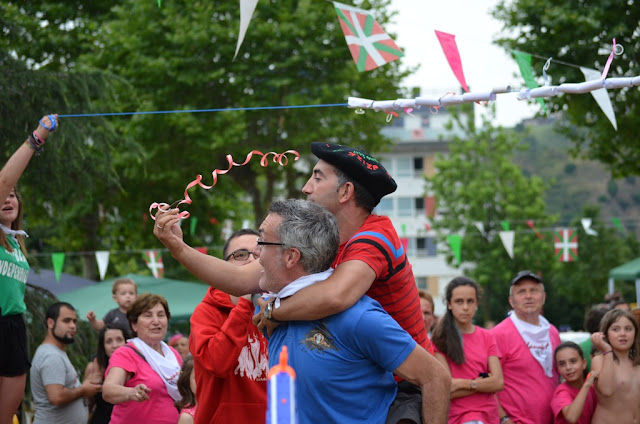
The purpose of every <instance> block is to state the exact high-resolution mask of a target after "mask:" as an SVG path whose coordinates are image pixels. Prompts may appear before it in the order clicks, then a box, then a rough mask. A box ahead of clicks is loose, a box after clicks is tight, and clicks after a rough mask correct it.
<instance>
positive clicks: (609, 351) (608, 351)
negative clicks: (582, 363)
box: [602, 350, 613, 356]
mask: <svg viewBox="0 0 640 424" xmlns="http://www.w3.org/2000/svg"><path fill="white" fill-rule="evenodd" d="M611 352H613V350H607V351H606V352H604V353H603V354H602V356H604V355H606V354H607V353H611Z"/></svg>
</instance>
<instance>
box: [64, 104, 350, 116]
mask: <svg viewBox="0 0 640 424" xmlns="http://www.w3.org/2000/svg"><path fill="white" fill-rule="evenodd" d="M338 106H349V105H348V104H347V103H333V104H325V105H301V106H260V107H235V108H221V109H191V110H155V111H149V112H108V113H76V114H70V115H58V117H60V118H79V117H85V116H127V115H159V114H166V113H200V112H228V111H238V110H268V109H302V108H310V107H338Z"/></svg>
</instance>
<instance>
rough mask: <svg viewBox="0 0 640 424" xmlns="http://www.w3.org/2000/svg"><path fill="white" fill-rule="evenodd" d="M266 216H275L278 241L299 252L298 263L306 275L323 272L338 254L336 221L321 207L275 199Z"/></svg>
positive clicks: (307, 202) (296, 200)
mask: <svg viewBox="0 0 640 424" xmlns="http://www.w3.org/2000/svg"><path fill="white" fill-rule="evenodd" d="M269 213H274V214H278V215H279V216H280V217H281V218H282V221H281V222H280V226H279V228H278V235H279V238H280V242H281V243H284V244H285V246H288V247H295V248H297V249H298V250H299V251H300V253H301V259H300V263H301V264H302V266H303V268H304V270H305V271H306V272H308V273H309V274H315V273H318V272H322V271H326V270H327V269H328V268H329V267H330V266H331V264H332V263H333V260H334V259H335V258H336V255H337V254H338V247H340V235H339V234H338V224H337V222H336V218H335V217H334V216H333V214H332V213H331V212H329V211H328V210H326V209H325V208H324V207H322V206H320V205H318V204H316V203H313V202H309V201H306V200H299V199H289V200H277V201H275V202H273V203H271V206H269Z"/></svg>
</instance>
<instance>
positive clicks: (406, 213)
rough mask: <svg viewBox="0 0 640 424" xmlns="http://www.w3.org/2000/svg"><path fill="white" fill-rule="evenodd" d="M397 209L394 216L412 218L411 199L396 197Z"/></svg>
mask: <svg viewBox="0 0 640 424" xmlns="http://www.w3.org/2000/svg"><path fill="white" fill-rule="evenodd" d="M396 200H397V201H398V209H397V214H396V216H399V217H400V216H401V217H413V216H414V215H413V204H414V202H413V198H411V197H398V198H397V199H396Z"/></svg>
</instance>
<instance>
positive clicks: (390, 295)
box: [154, 143, 449, 423]
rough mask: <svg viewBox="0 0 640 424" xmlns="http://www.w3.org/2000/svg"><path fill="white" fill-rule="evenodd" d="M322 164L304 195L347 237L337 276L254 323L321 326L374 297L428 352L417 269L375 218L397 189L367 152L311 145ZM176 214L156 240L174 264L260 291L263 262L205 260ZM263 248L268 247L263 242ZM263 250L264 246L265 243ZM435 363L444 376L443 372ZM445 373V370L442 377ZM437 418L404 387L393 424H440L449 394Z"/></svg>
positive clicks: (440, 399) (438, 399)
mask: <svg viewBox="0 0 640 424" xmlns="http://www.w3.org/2000/svg"><path fill="white" fill-rule="evenodd" d="M311 151H312V152H313V153H314V154H315V155H316V156H317V157H318V159H319V161H318V162H317V164H316V165H315V167H314V168H313V173H312V175H311V177H310V178H309V180H308V181H307V183H306V184H305V186H304V187H303V188H302V192H303V193H304V194H306V195H307V200H308V201H311V202H314V203H317V204H319V205H322V206H324V207H325V208H327V209H328V210H329V211H330V212H331V213H333V214H334V216H335V217H336V220H337V223H338V229H339V234H340V249H339V251H338V256H337V258H336V260H335V261H334V263H333V266H334V268H335V271H334V272H333V274H332V275H331V276H330V277H329V278H328V279H327V280H325V281H323V282H321V283H317V284H314V285H313V286H310V287H308V288H305V289H303V290H301V291H299V292H298V293H296V295H295V296H291V297H290V298H287V299H284V300H282V301H281V302H280V304H279V306H277V307H274V305H273V304H272V305H265V304H264V303H260V306H261V311H266V312H267V313H266V314H263V312H260V314H259V315H258V316H257V317H256V318H254V322H257V321H260V325H259V327H261V326H262V325H265V324H266V325H267V327H269V326H273V325H275V324H274V323H275V322H277V321H293V320H318V319H322V318H325V317H327V316H330V315H333V314H336V313H339V312H342V311H345V310H346V309H348V308H349V307H351V306H353V305H354V304H355V303H356V302H357V301H358V300H359V299H360V298H361V297H362V296H363V295H365V294H367V295H369V296H370V297H372V298H373V299H375V300H377V301H378V302H379V303H380V304H381V305H382V307H383V308H384V309H385V311H387V312H388V313H389V314H390V315H391V316H392V317H393V318H394V319H395V320H396V321H397V322H398V323H399V324H400V325H401V327H402V328H404V329H405V330H406V331H407V332H408V333H409V334H411V335H412V337H413V338H414V340H416V342H417V343H418V344H419V345H421V346H422V347H423V348H425V349H428V350H429V349H430V343H429V339H428V337H427V332H426V329H425V328H424V320H423V318H422V312H421V308H420V298H419V296H418V291H417V287H416V284H415V280H414V277H413V272H412V269H411V264H410V263H409V261H408V259H407V256H406V252H405V251H404V248H403V246H402V243H400V240H399V238H398V235H397V234H396V231H395V229H394V228H393V224H392V223H391V221H390V220H389V219H388V218H387V217H384V216H378V215H374V214H372V213H371V212H372V210H373V208H374V207H375V206H376V205H377V204H378V203H379V202H380V199H381V198H382V197H383V196H385V195H387V194H389V193H392V192H394V191H395V190H396V188H397V185H396V182H395V181H394V180H393V178H391V176H390V175H389V173H388V172H387V171H386V169H385V168H384V167H383V166H382V164H381V163H380V162H378V161H377V160H376V159H375V158H373V157H372V156H370V155H368V154H367V153H365V152H364V151H362V150H358V149H354V148H351V147H348V146H342V145H339V144H330V143H312V144H311ZM177 223H178V218H177V211H173V212H169V213H164V214H159V215H158V217H157V221H156V227H154V234H156V236H157V237H158V238H159V239H160V241H162V243H163V244H164V245H165V246H167V247H168V248H169V250H170V251H171V253H172V254H173V256H174V257H175V258H176V259H177V260H178V261H179V262H180V263H182V264H183V265H184V266H185V267H187V268H188V269H189V270H190V271H191V272H192V273H194V274H195V275H196V276H197V277H199V278H200V279H201V280H203V281H205V282H207V283H209V284H210V285H212V286H214V287H216V288H218V289H220V290H222V291H225V292H228V293H230V294H233V295H243V294H246V293H249V292H257V291H259V286H258V281H259V278H260V271H261V269H260V267H259V266H256V265H258V264H257V262H255V263H254V264H256V265H254V264H250V265H247V266H245V267H242V268H241V269H240V270H238V269H231V268H230V267H227V266H225V264H224V263H221V261H217V260H215V259H214V258H212V257H207V258H202V256H200V255H198V252H197V251H195V249H192V248H191V247H189V246H187V245H186V244H185V243H184V241H183V240H182V232H181V231H180V229H179V227H177V225H175V224H177ZM263 242H267V244H268V242H269V240H264V241H263ZM258 244H260V243H258ZM431 360H433V361H434V362H433V364H432V365H433V367H434V368H435V369H436V370H437V369H438V367H440V364H439V363H437V361H436V360H435V358H433V357H432V356H431V355H429V361H431ZM442 370H443V371H445V372H446V370H444V368H443V369H442ZM424 395H425V396H427V397H428V399H429V403H430V409H431V410H432V412H433V415H432V416H430V417H427V418H425V419H426V421H424V420H422V419H421V417H420V404H421V399H420V396H421V393H420V390H419V389H418V388H417V387H415V386H412V385H409V383H407V382H402V383H401V385H400V387H399V394H398V397H397V399H396V402H394V405H392V409H391V410H390V416H389V420H388V421H387V423H396V422H398V421H400V420H403V419H408V420H410V421H405V422H411V421H413V422H416V423H419V422H421V421H422V422H429V423H430V422H440V418H439V417H446V412H447V410H448V403H449V388H448V387H446V388H443V387H436V384H434V387H433V388H432V390H430V392H429V393H425V394H424ZM432 419H433V421H432Z"/></svg>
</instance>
